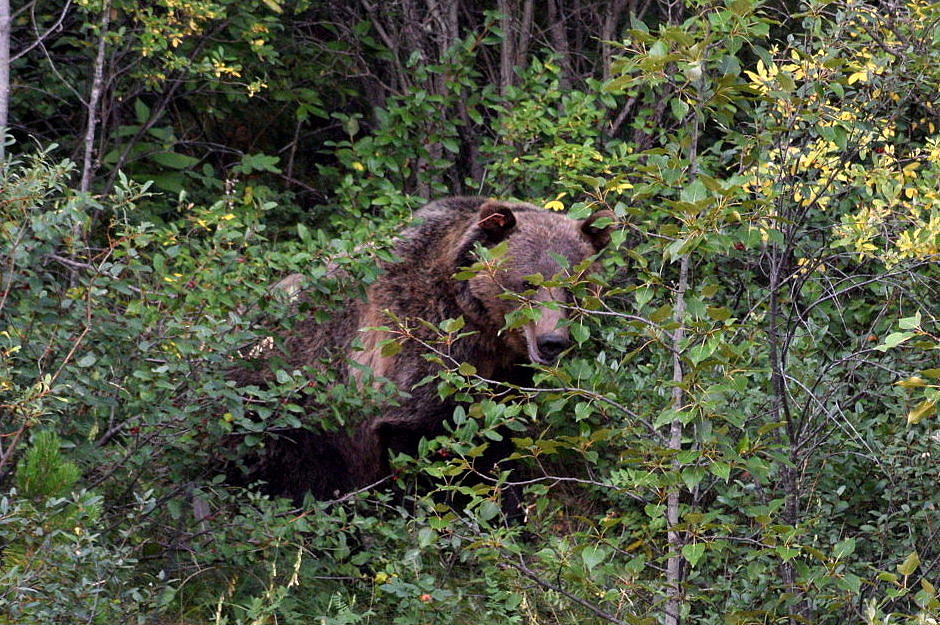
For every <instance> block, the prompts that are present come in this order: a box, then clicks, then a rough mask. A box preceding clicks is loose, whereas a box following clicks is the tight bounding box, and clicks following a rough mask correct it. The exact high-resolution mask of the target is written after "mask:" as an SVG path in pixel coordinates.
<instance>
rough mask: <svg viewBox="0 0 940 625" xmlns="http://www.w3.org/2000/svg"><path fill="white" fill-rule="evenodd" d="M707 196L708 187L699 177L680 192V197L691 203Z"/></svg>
mask: <svg viewBox="0 0 940 625" xmlns="http://www.w3.org/2000/svg"><path fill="white" fill-rule="evenodd" d="M707 197H708V189H706V188H705V183H704V182H702V181H701V180H699V179H698V178H696V179H695V180H693V181H692V182H691V183H689V184H688V185H687V186H686V187H685V188H684V189H682V191H680V192H679V199H680V200H682V201H683V202H688V203H689V204H695V203H696V202H701V201H702V200H704V199H705V198H707Z"/></svg>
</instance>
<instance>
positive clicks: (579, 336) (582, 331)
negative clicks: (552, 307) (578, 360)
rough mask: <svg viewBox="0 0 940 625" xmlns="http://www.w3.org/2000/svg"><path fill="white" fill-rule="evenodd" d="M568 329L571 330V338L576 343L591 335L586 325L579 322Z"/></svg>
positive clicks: (582, 341)
mask: <svg viewBox="0 0 940 625" xmlns="http://www.w3.org/2000/svg"><path fill="white" fill-rule="evenodd" d="M568 331H569V332H571V338H573V339H574V340H575V342H576V343H577V344H578V345H581V344H582V343H584V342H585V341H586V340H588V338H590V336H591V332H590V330H588V329H587V326H585V325H582V324H580V323H579V324H577V325H573V326H571V327H570V328H569V329H568Z"/></svg>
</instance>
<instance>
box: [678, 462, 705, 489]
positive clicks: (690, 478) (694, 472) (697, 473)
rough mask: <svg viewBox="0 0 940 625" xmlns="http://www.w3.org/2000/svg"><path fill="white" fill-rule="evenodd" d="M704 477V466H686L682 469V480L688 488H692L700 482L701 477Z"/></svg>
mask: <svg viewBox="0 0 940 625" xmlns="http://www.w3.org/2000/svg"><path fill="white" fill-rule="evenodd" d="M704 477H705V468H704V467H686V468H685V469H683V470H682V481H683V482H685V485H686V487H687V488H688V489H689V490H692V489H693V488H695V487H696V486H698V485H699V482H701V481H702V478H704Z"/></svg>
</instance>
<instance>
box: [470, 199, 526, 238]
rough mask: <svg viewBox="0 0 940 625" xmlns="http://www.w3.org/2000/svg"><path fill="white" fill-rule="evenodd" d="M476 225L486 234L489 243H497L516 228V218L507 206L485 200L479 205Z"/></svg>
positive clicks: (495, 201)
mask: <svg viewBox="0 0 940 625" xmlns="http://www.w3.org/2000/svg"><path fill="white" fill-rule="evenodd" d="M477 225H478V226H480V228H482V229H483V232H485V233H486V238H487V239H488V240H489V241H490V242H491V243H499V242H500V241H502V240H503V239H505V238H506V236H507V235H508V234H509V232H510V230H512V229H513V228H515V227H516V216H515V215H513V214H512V209H511V208H509V205H507V204H503V203H502V202H499V201H497V200H487V201H485V202H483V204H481V205H480V214H479V219H478V220H477Z"/></svg>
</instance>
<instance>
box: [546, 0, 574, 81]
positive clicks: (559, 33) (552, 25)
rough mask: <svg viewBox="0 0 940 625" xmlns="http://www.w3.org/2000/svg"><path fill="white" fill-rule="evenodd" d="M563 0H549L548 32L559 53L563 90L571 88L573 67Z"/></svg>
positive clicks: (553, 46)
mask: <svg viewBox="0 0 940 625" xmlns="http://www.w3.org/2000/svg"><path fill="white" fill-rule="evenodd" d="M560 2H561V0H548V34H549V37H550V38H551V42H552V48H553V49H554V52H555V54H557V55H558V67H559V68H560V69H561V75H560V76H559V79H558V86H559V87H561V90H562V91H563V92H567V91H570V90H571V85H572V73H573V71H572V69H571V67H572V66H571V50H570V47H569V46H568V33H567V32H566V29H565V15H564V12H563V11H562V9H561V6H560Z"/></svg>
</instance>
